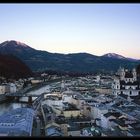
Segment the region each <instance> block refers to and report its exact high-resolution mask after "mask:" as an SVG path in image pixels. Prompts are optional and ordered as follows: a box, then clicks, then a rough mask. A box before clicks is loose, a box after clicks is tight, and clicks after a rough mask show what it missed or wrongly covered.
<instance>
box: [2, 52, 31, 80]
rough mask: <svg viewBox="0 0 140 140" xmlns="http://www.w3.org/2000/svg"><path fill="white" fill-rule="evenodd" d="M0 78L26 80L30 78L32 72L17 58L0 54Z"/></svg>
mask: <svg viewBox="0 0 140 140" xmlns="http://www.w3.org/2000/svg"><path fill="white" fill-rule="evenodd" d="M0 76H3V77H6V78H16V79H18V78H26V77H29V76H32V71H31V70H30V69H29V68H28V67H27V66H26V64H24V63H23V62H22V61H21V60H20V59H18V58H17V57H15V56H13V55H2V54H0Z"/></svg>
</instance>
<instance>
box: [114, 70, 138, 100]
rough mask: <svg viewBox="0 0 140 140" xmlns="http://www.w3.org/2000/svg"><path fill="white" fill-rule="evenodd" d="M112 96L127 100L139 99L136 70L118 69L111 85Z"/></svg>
mask: <svg viewBox="0 0 140 140" xmlns="http://www.w3.org/2000/svg"><path fill="white" fill-rule="evenodd" d="M112 89H113V94H114V95H116V97H117V95H120V96H123V97H125V98H127V99H128V100H133V99H138V98H139V97H140V81H139V80H138V77H137V72H136V69H135V68H134V69H132V70H131V71H130V70H127V69H124V68H120V69H119V70H118V73H117V76H116V77H115V78H114V82H113V84H112Z"/></svg>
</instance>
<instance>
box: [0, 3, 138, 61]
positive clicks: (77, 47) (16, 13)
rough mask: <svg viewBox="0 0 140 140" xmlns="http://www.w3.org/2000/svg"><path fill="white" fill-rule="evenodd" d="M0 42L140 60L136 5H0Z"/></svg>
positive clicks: (49, 50) (47, 49)
mask: <svg viewBox="0 0 140 140" xmlns="http://www.w3.org/2000/svg"><path fill="white" fill-rule="evenodd" d="M0 18H1V19H0V33H1V37H0V43H2V42H4V41H6V40H16V41H20V42H23V43H25V44H27V45H29V46H31V47H33V48H35V49H38V50H45V51H48V52H52V53H65V54H67V53H78V52H86V53H90V54H93V55H98V56H100V55H103V54H105V53H117V54H120V55H123V56H125V57H131V58H137V59H140V4H97V3H95V4H86V3H84V4H80V3H79V4H47V3H46V4H38V3H37V4H0Z"/></svg>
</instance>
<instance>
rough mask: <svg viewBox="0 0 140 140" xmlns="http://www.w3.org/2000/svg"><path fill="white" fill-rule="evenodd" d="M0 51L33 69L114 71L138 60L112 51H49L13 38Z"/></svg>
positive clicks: (136, 63)
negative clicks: (99, 52) (94, 53)
mask: <svg viewBox="0 0 140 140" xmlns="http://www.w3.org/2000/svg"><path fill="white" fill-rule="evenodd" d="M0 53H1V54H12V55H15V56H17V57H18V58H20V59H21V60H22V61H23V62H24V63H26V65H27V66H29V67H30V69H31V70H33V71H44V70H55V71H65V72H84V73H86V72H109V71H116V70H117V69H118V68H119V67H120V66H121V67H124V68H133V67H135V66H136V65H138V64H139V62H140V61H130V60H128V59H125V58H124V57H123V56H121V55H117V54H114V53H111V54H108V55H107V54H106V55H103V56H96V55H91V54H88V53H73V54H59V53H50V52H47V51H40V50H36V49H33V48H31V47H30V46H28V45H26V44H24V43H20V42H18V41H14V40H12V41H5V42H3V43H1V44H0Z"/></svg>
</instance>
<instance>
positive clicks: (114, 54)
mask: <svg viewBox="0 0 140 140" xmlns="http://www.w3.org/2000/svg"><path fill="white" fill-rule="evenodd" d="M103 57H109V58H116V59H126V60H129V61H133V62H136V61H139V60H138V59H133V58H128V57H124V56H122V55H119V54H116V53H107V54H104V55H103Z"/></svg>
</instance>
